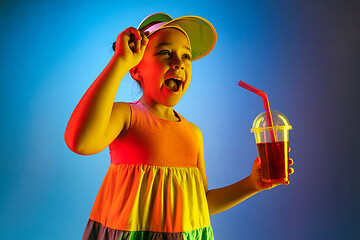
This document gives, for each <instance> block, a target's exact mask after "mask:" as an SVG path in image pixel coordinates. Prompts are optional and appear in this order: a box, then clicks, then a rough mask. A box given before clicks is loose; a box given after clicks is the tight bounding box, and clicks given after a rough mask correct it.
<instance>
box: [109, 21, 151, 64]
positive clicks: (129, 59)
mask: <svg viewBox="0 0 360 240" xmlns="http://www.w3.org/2000/svg"><path fill="white" fill-rule="evenodd" d="M148 42H149V39H148V38H147V36H146V34H144V33H140V31H139V30H137V29H136V28H133V27H130V28H127V29H125V30H124V31H123V32H121V33H120V34H119V35H118V37H117V40H116V43H115V56H117V57H118V58H119V59H121V60H123V61H124V64H126V65H127V66H128V68H129V69H130V68H133V67H135V66H136V65H137V64H138V63H139V62H140V61H141V59H142V57H143V55H144V52H145V48H146V45H147V44H148Z"/></svg>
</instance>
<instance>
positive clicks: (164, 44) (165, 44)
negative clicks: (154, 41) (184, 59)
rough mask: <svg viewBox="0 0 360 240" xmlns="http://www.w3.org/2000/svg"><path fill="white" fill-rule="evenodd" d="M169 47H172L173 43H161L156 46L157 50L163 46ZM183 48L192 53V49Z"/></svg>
mask: <svg viewBox="0 0 360 240" xmlns="http://www.w3.org/2000/svg"><path fill="white" fill-rule="evenodd" d="M169 45H171V43H167V42H164V43H159V44H158V45H156V48H159V47H162V46H169ZM183 48H185V49H186V50H188V51H189V52H191V50H190V48H188V47H187V46H183Z"/></svg>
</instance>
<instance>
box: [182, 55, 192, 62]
mask: <svg viewBox="0 0 360 240" xmlns="http://www.w3.org/2000/svg"><path fill="white" fill-rule="evenodd" d="M183 58H185V59H187V60H190V61H191V55H190V54H184V55H183Z"/></svg>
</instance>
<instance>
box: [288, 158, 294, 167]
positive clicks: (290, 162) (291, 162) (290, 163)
mask: <svg viewBox="0 0 360 240" xmlns="http://www.w3.org/2000/svg"><path fill="white" fill-rule="evenodd" d="M288 163H289V166H291V165H293V164H294V160H292V159H291V158H289V161H288Z"/></svg>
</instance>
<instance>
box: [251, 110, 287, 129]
mask: <svg viewBox="0 0 360 240" xmlns="http://www.w3.org/2000/svg"><path fill="white" fill-rule="evenodd" d="M271 116H272V120H273V126H274V127H284V128H287V129H288V130H290V129H292V126H291V125H290V123H289V120H288V119H287V118H286V117H285V115H284V114H282V113H281V112H278V111H271ZM267 127H269V125H268V122H267V119H266V114H265V112H262V113H260V114H259V115H258V116H257V117H256V118H255V120H254V122H253V125H252V128H253V129H255V128H267Z"/></svg>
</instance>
